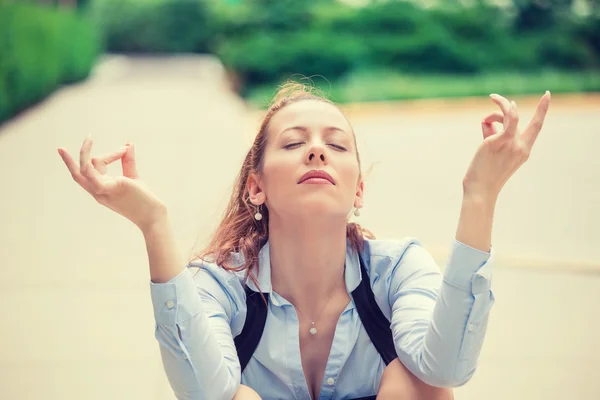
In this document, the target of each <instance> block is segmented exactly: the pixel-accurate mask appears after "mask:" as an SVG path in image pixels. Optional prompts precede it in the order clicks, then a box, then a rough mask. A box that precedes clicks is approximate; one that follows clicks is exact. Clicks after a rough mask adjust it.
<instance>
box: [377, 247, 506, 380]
mask: <svg viewBox="0 0 600 400" xmlns="http://www.w3.org/2000/svg"><path fill="white" fill-rule="evenodd" d="M492 264H493V250H492V252H490V253H486V252H482V251H480V250H477V249H474V248H471V247H469V246H466V245H464V244H463V243H460V242H458V241H456V240H455V241H454V243H453V246H452V251H451V253H450V256H449V258H448V261H447V265H446V268H445V271H444V274H443V275H442V274H441V273H440V271H439V268H438V266H437V264H436V263H435V260H434V259H433V257H431V255H430V254H429V253H428V252H427V251H426V250H424V249H423V248H422V247H421V246H419V245H418V244H411V245H410V246H409V247H408V248H407V250H406V251H405V252H404V253H403V255H402V256H401V257H400V259H399V260H398V262H397V264H396V265H395V267H394V268H393V270H392V276H391V285H390V292H389V296H390V298H389V301H390V304H391V305H392V324H391V325H392V332H393V335H394V342H395V344H396V351H397V353H398V357H399V358H400V360H401V361H402V363H403V364H404V365H405V366H406V367H407V368H408V369H409V370H410V371H411V372H412V373H413V374H415V375H416V376H417V377H418V378H419V379H421V380H422V381H423V382H425V383H427V384H430V385H432V386H438V387H457V386H461V385H463V384H465V383H466V382H467V381H468V380H469V379H470V378H471V377H472V375H473V373H474V372H475V369H476V366H477V360H478V357H479V353H480V351H481V347H482V345H483V339H484V336H485V332H486V328H487V321H488V316H489V312H490V309H491V307H492V305H493V303H494V296H493V294H492V292H491V269H492Z"/></svg>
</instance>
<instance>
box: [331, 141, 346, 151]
mask: <svg viewBox="0 0 600 400" xmlns="http://www.w3.org/2000/svg"><path fill="white" fill-rule="evenodd" d="M329 145H330V146H331V147H333V148H335V149H337V150H340V151H346V150H347V149H346V148H345V147H343V146H340V145H339V144H334V143H329Z"/></svg>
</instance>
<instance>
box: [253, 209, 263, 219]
mask: <svg viewBox="0 0 600 400" xmlns="http://www.w3.org/2000/svg"><path fill="white" fill-rule="evenodd" d="M262 217H263V216H262V214H261V213H260V206H257V207H256V214H254V219H255V220H257V221H260V220H261V219H262Z"/></svg>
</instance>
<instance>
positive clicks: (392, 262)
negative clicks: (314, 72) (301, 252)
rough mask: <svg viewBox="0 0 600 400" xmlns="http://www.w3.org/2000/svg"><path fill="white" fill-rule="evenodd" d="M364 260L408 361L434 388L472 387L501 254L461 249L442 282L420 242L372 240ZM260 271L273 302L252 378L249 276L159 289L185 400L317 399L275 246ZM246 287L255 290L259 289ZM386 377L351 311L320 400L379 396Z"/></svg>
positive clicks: (350, 267) (224, 275)
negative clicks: (281, 284) (242, 338)
mask: <svg viewBox="0 0 600 400" xmlns="http://www.w3.org/2000/svg"><path fill="white" fill-rule="evenodd" d="M347 249H348V250H347V254H346V269H345V280H346V287H347V290H348V292H349V293H350V292H352V291H353V290H354V289H355V288H356V287H357V286H358V284H359V283H360V281H361V279H363V278H365V277H363V276H361V272H360V264H359V258H358V254H357V253H356V252H355V251H353V250H352V248H351V247H350V246H349V245H348V246H347ZM361 254H362V257H363V260H364V263H365V268H366V270H367V272H368V275H369V276H368V279H369V280H370V283H371V287H372V289H373V293H374V295H375V299H376V301H377V304H378V305H379V307H380V308H381V311H382V312H383V314H384V315H385V316H386V317H387V318H389V319H390V321H391V328H392V332H393V335H394V342H395V345H396V352H397V354H398V357H399V359H400V361H401V362H402V363H403V364H404V365H405V366H406V367H407V368H408V369H409V370H410V371H411V372H412V373H413V374H415V375H416V376H417V377H419V378H420V379H421V380H422V381H424V382H426V383H428V384H430V385H434V386H439V387H456V386H460V385H463V384H464V383H466V382H467V381H468V380H469V379H470V378H471V376H472V375H473V373H474V372H475V368H476V365H477V359H478V357H479V353H480V350H481V347H482V344H483V339H484V336H485V331H486V326H487V321H488V315H489V311H490V308H491V306H492V304H493V303H494V296H493V294H492V292H491V289H490V283H491V272H492V271H491V268H492V259H493V252H491V253H486V252H482V251H479V250H476V249H473V248H471V247H468V246H466V245H464V244H462V243H460V242H458V241H454V243H453V247H452V251H451V254H450V256H449V258H448V261H447V265H446V268H445V270H444V274H443V275H442V274H441V272H440V270H439V268H438V266H437V265H436V263H435V261H434V259H433V258H432V257H431V255H430V254H429V253H428V252H427V251H426V250H424V249H423V247H421V246H420V244H419V243H418V242H417V241H415V240H413V239H406V240H404V241H383V240H366V242H365V248H364V250H363V252H362V253H361ZM259 263H260V268H259V275H258V277H257V280H258V283H259V285H260V288H261V289H262V291H263V292H268V293H270V296H269V307H268V315H267V322H266V325H265V330H264V333H263V335H262V339H261V341H260V343H259V345H258V348H257V349H256V351H255V353H254V355H253V357H252V358H251V360H250V362H249V363H248V366H247V367H246V369H245V370H244V373H243V374H241V372H240V364H239V361H238V358H237V352H236V348H235V345H234V341H233V338H234V337H235V336H237V335H239V334H240V332H241V331H242V328H243V326H244V321H245V318H246V300H245V297H246V296H245V292H244V287H243V284H244V279H243V273H235V272H229V271H226V270H224V269H222V268H220V267H218V266H217V265H215V264H211V263H204V264H202V265H203V268H196V267H199V266H200V264H195V263H192V264H190V265H189V266H188V268H186V269H185V270H184V271H183V272H182V273H181V274H180V275H178V276H176V277H174V278H173V279H172V280H170V281H169V282H166V283H161V284H155V283H152V282H151V283H150V289H151V296H152V302H153V305H154V316H155V319H156V338H157V339H158V342H159V344H160V351H161V356H162V360H163V365H164V368H165V371H166V374H167V377H168V379H169V382H170V384H171V387H172V388H173V390H174V392H175V395H176V396H177V398H178V399H207V400H220V399H224V400H225V399H226V400H231V398H232V397H233V395H234V394H235V392H236V391H237V389H238V387H239V385H240V383H242V384H244V385H247V386H249V387H251V388H253V389H254V390H255V391H256V392H257V393H258V394H259V395H260V396H261V397H262V398H263V399H264V400H269V399H297V400H306V399H310V395H309V391H308V387H307V384H306V380H305V378H304V373H303V371H302V362H301V359H300V352H299V349H300V343H299V329H298V317H297V314H296V311H295V309H294V307H293V305H292V304H291V303H290V302H288V301H287V300H286V299H284V298H283V297H281V296H279V295H278V294H277V293H276V292H274V291H273V290H272V287H271V265H270V252H269V244H268V243H267V244H266V245H265V246H264V247H263V248H262V249H261V251H260V253H259ZM247 284H248V286H250V288H252V289H255V290H256V287H255V286H254V284H253V283H252V282H251V281H248V282H247ZM384 369H385V363H384V362H383V360H382V359H381V356H380V355H379V353H378V352H377V350H376V349H375V347H374V346H373V344H372V342H371V340H370V339H369V337H368V335H367V332H366V331H365V329H364V327H363V325H362V323H361V320H360V318H359V316H358V312H357V310H356V307H355V305H354V301H350V303H349V304H348V306H347V307H346V309H345V310H344V311H343V313H342V315H341V316H340V318H339V321H338V323H337V327H336V330H335V336H334V339H333V344H332V346H331V353H330V355H329V359H328V361H327V366H326V369H325V376H324V377H323V381H322V385H321V394H320V399H324V400H329V399H332V400H338V399H351V398H356V397H361V396H369V395H374V394H376V393H377V389H378V387H379V382H380V380H381V375H382V373H383V370H384ZM240 375H241V376H240Z"/></svg>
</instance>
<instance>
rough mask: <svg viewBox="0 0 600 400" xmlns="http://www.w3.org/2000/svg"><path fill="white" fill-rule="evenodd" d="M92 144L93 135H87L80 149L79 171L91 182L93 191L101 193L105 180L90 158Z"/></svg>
mask: <svg viewBox="0 0 600 400" xmlns="http://www.w3.org/2000/svg"><path fill="white" fill-rule="evenodd" d="M92 145H93V140H92V137H91V136H88V137H86V138H85V140H84V141H83V145H82V146H81V150H80V151H79V173H80V174H81V176H83V177H84V178H85V179H87V181H88V182H89V183H90V186H91V189H92V191H93V192H94V193H96V194H99V193H102V192H103V185H102V183H103V180H102V175H100V173H99V172H98V171H97V170H96V168H95V167H94V166H93V165H92V162H91V159H90V153H91V150H92Z"/></svg>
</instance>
